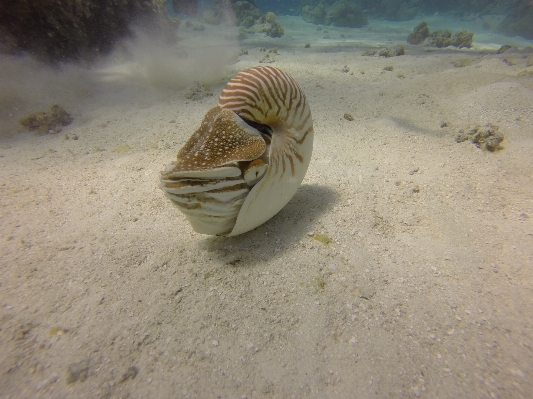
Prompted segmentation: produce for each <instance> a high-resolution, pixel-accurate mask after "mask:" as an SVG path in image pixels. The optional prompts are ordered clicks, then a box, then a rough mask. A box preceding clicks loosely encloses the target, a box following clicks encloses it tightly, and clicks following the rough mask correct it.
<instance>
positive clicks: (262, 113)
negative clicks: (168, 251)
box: [160, 66, 314, 236]
mask: <svg viewBox="0 0 533 399" xmlns="http://www.w3.org/2000/svg"><path fill="white" fill-rule="evenodd" d="M313 135H314V132H313V121H312V117H311V111H310V109H309V106H308V104H307V100H306V98H305V95H304V93H303V92H302V90H301V89H300V87H299V86H298V84H297V83H296V82H295V81H294V80H293V79H292V78H291V77H290V76H289V75H288V74H287V73H285V72H283V71H281V70H280V69H277V68H274V67H271V66H262V67H255V68H250V69H247V70H245V71H242V72H240V73H239V74H237V75H236V76H235V77H234V78H233V79H231V80H230V81H229V82H228V84H227V85H226V87H225V88H224V90H223V91H222V94H221V95H220V98H219V102H218V106H216V107H214V108H212V109H211V110H209V111H208V112H207V114H206V115H205V117H204V119H203V121H202V123H201V125H200V127H199V128H198V130H196V132H194V134H193V135H192V136H191V138H190V139H189V140H188V141H187V143H186V144H185V145H184V146H183V148H181V150H180V151H179V152H178V155H177V159H176V161H175V162H172V163H171V164H169V165H167V167H166V168H165V169H164V170H163V171H162V172H161V177H160V187H161V188H162V190H163V192H164V193H165V195H166V196H167V197H168V198H170V199H171V200H172V201H173V202H174V204H176V205H177V206H178V208H179V209H180V210H181V211H182V212H183V214H184V215H185V217H186V218H187V219H188V220H189V222H190V223H191V225H192V227H193V229H194V230H195V231H196V232H198V233H203V234H216V235H224V236H234V235H238V234H242V233H245V232H247V231H249V230H252V229H254V228H256V227H257V226H259V225H261V224H263V223H264V222H266V221H267V220H269V219H270V218H271V217H272V216H274V215H275V214H276V213H278V212H279V211H280V210H281V208H283V207H284V206H285V205H286V204H287V202H289V201H290V199H291V198H292V197H293V196H294V194H295V193H296V191H297V190H298V188H299V187H300V184H301V182H302V180H303V178H304V176H305V173H306V171H307V167H308V166H309V162H310V159H311V153H312V149H313Z"/></svg>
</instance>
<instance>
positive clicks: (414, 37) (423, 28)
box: [407, 21, 429, 44]
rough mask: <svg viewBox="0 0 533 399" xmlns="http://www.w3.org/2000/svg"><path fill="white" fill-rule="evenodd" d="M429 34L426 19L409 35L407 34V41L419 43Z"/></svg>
mask: <svg viewBox="0 0 533 399" xmlns="http://www.w3.org/2000/svg"><path fill="white" fill-rule="evenodd" d="M428 36H429V27H428V23H427V22H426V21H422V22H420V23H419V24H418V25H417V26H416V27H415V29H413V31H412V32H411V33H409V36H407V42H408V43H410V44H420V43H422V42H423V41H424V40H426V38H427V37H428Z"/></svg>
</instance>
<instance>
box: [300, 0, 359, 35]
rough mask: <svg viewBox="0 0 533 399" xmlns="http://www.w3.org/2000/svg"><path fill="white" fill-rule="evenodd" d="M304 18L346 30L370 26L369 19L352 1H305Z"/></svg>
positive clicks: (311, 21)
mask: <svg viewBox="0 0 533 399" xmlns="http://www.w3.org/2000/svg"><path fill="white" fill-rule="evenodd" d="M305 2H306V4H305V5H304V6H303V7H302V12H301V14H302V18H303V19H304V21H306V22H310V23H313V24H322V25H333V26H339V27H346V28H361V27H363V26H366V25H368V17H367V15H366V14H365V12H364V11H363V10H361V9H360V8H359V7H358V6H357V4H356V3H355V2H354V1H352V0H337V1H335V2H328V0H319V1H316V0H310V1H309V0H305Z"/></svg>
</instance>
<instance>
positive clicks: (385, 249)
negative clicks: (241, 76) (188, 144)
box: [0, 17, 533, 398]
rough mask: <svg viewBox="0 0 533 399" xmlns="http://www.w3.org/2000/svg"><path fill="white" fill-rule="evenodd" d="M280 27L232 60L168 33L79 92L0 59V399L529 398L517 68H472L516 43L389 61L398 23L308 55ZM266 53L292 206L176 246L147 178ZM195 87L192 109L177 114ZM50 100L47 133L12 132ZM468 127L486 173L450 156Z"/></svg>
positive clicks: (349, 33)
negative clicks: (197, 84)
mask: <svg viewBox="0 0 533 399" xmlns="http://www.w3.org/2000/svg"><path fill="white" fill-rule="evenodd" d="M279 21H280V22H281V23H282V24H283V26H284V27H285V31H286V34H285V36H284V37H283V38H281V39H269V38H265V37H259V36H256V37H250V38H249V39H247V40H245V41H244V42H243V43H241V45H237V43H236V42H235V41H234V40H229V39H227V38H224V37H223V36H224V35H223V34H224V33H231V32H230V30H229V29H227V32H223V33H222V34H221V33H220V30H217V28H215V27H210V26H208V27H207V29H206V31H204V32H201V33H199V34H196V33H195V34H192V33H191V32H190V31H187V30H186V29H185V28H183V29H182V30H181V32H182V33H181V35H182V37H183V38H184V40H183V41H182V42H181V43H180V45H179V47H178V49H168V48H167V49H164V48H163V49H162V48H160V47H157V46H155V45H152V44H150V43H148V42H146V43H144V44H132V47H131V49H130V53H131V54H133V55H134V57H133V62H131V59H130V61H129V63H124V62H125V61H124V60H125V59H126V58H124V59H122V58H121V56H116V59H114V60H110V61H109V64H108V65H106V66H105V68H104V67H102V68H101V69H99V70H97V71H96V70H83V69H81V68H73V67H72V68H64V69H63V70H57V71H50V70H46V69H45V68H44V67H43V66H41V65H38V64H36V63H32V62H31V61H30V60H16V59H11V58H9V57H2V59H1V61H0V70H1V71H2V75H1V78H0V79H1V85H2V86H1V87H0V89H1V91H0V93H1V94H0V106H1V110H2V115H1V119H0V124H1V125H0V127H1V133H0V157H1V158H0V166H1V168H0V176H1V187H0V188H1V214H0V226H1V232H2V240H1V242H0V255H1V257H0V268H1V275H0V300H1V319H0V320H1V324H0V392H1V393H0V396H2V398H67V397H68V398H178V397H186V398H216V397H220V398H242V397H247V398H262V397H273V398H289V397H295V398H326V397H330V398H370V397H372V398H396V397H425V398H436V397H439V398H460V397H463V398H489V397H499V398H530V397H533V383H532V381H533V337H532V335H533V333H532V331H533V301H532V298H533V291H532V286H533V270H532V264H533V263H532V257H533V196H532V194H533V157H532V154H533V133H532V132H533V124H532V119H533V77H532V76H531V75H529V76H519V74H520V73H521V72H522V71H524V70H526V69H527V70H529V71H531V70H533V68H532V67H529V68H526V62H527V58H524V56H523V55H521V54H504V55H494V52H488V51H487V50H490V49H492V50H494V49H495V48H498V47H499V46H500V45H501V44H504V43H506V42H511V43H515V44H518V45H520V46H524V45H527V42H525V41H523V40H519V39H506V38H503V37H500V36H497V35H486V36H483V33H480V34H479V35H476V36H475V37H474V39H475V40H476V39H479V40H478V41H476V44H475V47H474V48H473V49H470V50H467V49H463V50H449V49H443V50H438V51H434V52H426V51H425V50H426V48H424V47H416V46H411V45H408V44H406V43H405V37H406V36H407V33H408V32H409V31H410V30H412V28H413V27H414V26H415V25H416V23H418V22H419V21H410V22H404V23H386V22H379V21H371V25H370V26H369V27H367V28H364V29H359V30H350V29H336V28H325V29H326V30H328V31H329V34H330V35H331V39H323V38H322V37H323V36H324V31H317V30H316V26H314V25H309V24H306V23H305V22H303V21H302V20H300V19H298V18H295V17H281V18H279ZM432 21H433V23H437V22H435V18H433V19H430V27H431V24H432ZM439 21H440V22H439V23H440V24H442V26H450V27H451V28H452V29H454V30H456V29H459V28H461V27H465V28H469V25H464V26H459V25H461V24H456V23H452V21H443V20H439ZM446 22H447V23H448V24H449V25H446ZM341 34H344V36H345V37H341ZM306 42H310V43H311V48H309V49H305V48H304V47H303V45H304V43H306ZM147 43H148V44H147ZM205 43H210V44H209V45H206V44H205ZM397 44H404V46H405V48H406V55H404V56H402V57H394V58H389V59H385V58H379V57H363V56H361V52H362V51H363V50H366V49H370V48H377V47H382V46H394V45H397ZM275 45H277V46H278V47H279V55H278V56H277V59H276V62H275V64H273V65H274V66H276V67H278V68H281V69H283V70H285V71H287V72H288V73H290V74H291V75H292V76H293V77H294V78H295V79H296V80H297V82H298V83H299V84H300V85H301V87H302V88H303V90H304V91H305V92H306V94H307V96H308V99H309V102H310V105H311V110H312V112H313V118H314V124H315V149H314V154H313V159H312V161H311V165H310V168H309V171H308V174H307V176H306V178H305V180H304V184H303V185H302V187H301V189H300V191H299V192H298V193H297V194H296V196H295V197H294V198H293V200H292V201H291V202H290V203H289V204H288V205H287V206H286V207H285V208H284V209H283V210H282V211H281V212H280V213H279V214H278V215H277V216H275V217H274V218H273V219H272V220H270V221H269V222H267V223H266V224H264V225H263V226H261V227H259V228H257V229H256V230H254V231H252V232H249V233H247V234H244V235H242V236H237V237H234V238H221V237H209V236H202V235H198V234H195V233H194V232H193V231H192V230H191V228H190V226H189V225H188V224H187V222H186V221H185V220H184V217H183V216H182V215H181V213H179V211H178V210H177V209H176V208H174V207H173V205H172V204H171V203H170V201H169V200H167V199H166V198H165V197H164V195H163V193H162V191H161V190H159V188H158V176H159V171H160V170H161V169H162V168H163V166H164V165H165V164H167V163H168V162H170V161H171V160H173V158H174V157H175V155H176V153H177V151H178V149H179V148H180V146H181V145H182V144H183V143H184V142H185V141H186V139H187V138H188V137H189V136H190V135H191V134H192V132H193V131H194V130H195V129H196V128H197V127H198V125H199V123H200V121H201V118H202V117H203V115H204V114H205V112H206V111H207V110H208V109H209V108H211V107H212V106H214V105H215V104H216V102H217V95H218V94H219V93H220V91H221V90H222V88H223V86H224V84H225V82H226V81H227V80H228V79H229V78H231V77H232V76H233V75H234V74H235V73H236V72H238V71H239V70H242V69H244V68H247V67H250V66H254V65H257V64H258V60H259V58H260V57H262V56H263V53H261V52H260V51H259V47H261V46H265V47H267V48H272V47H273V46H275ZM206 48H207V49H206ZM239 48H244V49H248V51H249V55H247V56H241V57H239V61H238V62H236V63H234V64H231V65H228V64H227V63H228V59H231V58H232V57H231V55H232V54H233V52H234V51H237V50H238V49H239ZM184 51H187V53H188V54H189V58H188V59H187V60H185V61H183V57H184V54H185V53H184ZM224 54H229V55H230V57H228V58H225V55H224ZM466 57H468V58H470V59H471V60H472V65H471V66H467V67H464V68H455V67H454V66H453V65H452V64H451V62H452V61H454V60H458V59H461V58H466ZM504 58H507V60H509V59H511V60H512V61H513V62H514V63H515V65H507V64H505V63H504V62H503V59H504ZM531 58H532V57H531V56H530V58H529V59H531ZM119 61H120V63H121V65H122V66H118V67H117V66H113V65H115V64H116V63H117V62H119ZM389 65H392V66H393V67H394V70H393V71H391V72H387V71H384V70H383V68H384V67H385V66H389ZM344 66H347V67H348V68H349V72H347V73H345V72H342V71H341V69H342V68H343V67H344ZM188 68H189V69H188ZM191 68H192V69H191ZM363 72H364V74H363ZM399 73H401V74H403V75H404V76H405V78H403V79H401V78H399V77H398V76H397V75H398V74H399ZM197 79H200V80H203V81H205V82H207V81H209V82H208V83H210V87H211V90H212V91H213V93H214V96H212V97H208V98H205V99H203V100H201V101H199V102H194V101H190V100H186V99H184V97H183V93H184V91H183V87H184V86H185V85H188V84H190V83H191V82H192V80H197ZM54 102H57V103H59V104H60V105H61V106H63V107H64V108H66V109H67V110H68V111H69V112H71V113H72V115H73V117H74V122H73V123H72V124H71V125H70V126H67V127H65V128H64V129H63V132H62V133H59V134H56V135H43V136H39V135H35V134H34V133H28V132H24V131H22V128H21V127H20V126H19V125H18V124H17V119H18V118H19V117H21V116H23V115H25V114H27V113H28V112H31V111H35V110H39V109H42V110H47V109H48V107H49V106H50V105H51V104H52V103H54ZM345 113H351V114H352V115H353V117H354V118H355V120H354V121H352V122H350V121H347V120H345V119H344V118H343V115H344V114H345ZM173 120H174V121H175V122H174V123H171V121H173ZM442 122H447V123H448V127H443V128H441V127H440V125H441V123H442ZM486 123H493V124H496V125H498V126H500V132H502V133H503V134H505V137H506V139H505V141H504V147H505V148H504V149H503V150H502V151H499V152H495V153H489V152H487V151H483V150H481V149H478V148H477V147H476V146H474V145H473V144H471V143H469V142H464V143H460V144H458V143H456V142H455V141H454V137H455V135H456V134H457V131H458V130H459V129H460V128H466V127H468V126H470V125H476V124H482V125H483V124H486ZM65 135H68V137H70V139H66V138H65ZM74 135H76V136H77V137H78V140H74V139H73V138H74ZM124 145H128V146H130V147H131V149H130V150H129V151H127V152H114V150H116V149H117V148H119V147H121V146H124ZM312 232H314V233H317V234H325V235H328V236H330V237H331V238H332V239H333V241H334V242H333V243H332V244H331V245H329V246H328V245H324V244H322V243H320V242H318V241H316V240H314V239H313V238H312V237H311V236H310V235H309V233H312ZM69 369H70V371H69ZM76 379H78V380H77V381H74V380H76ZM69 382H70V383H69Z"/></svg>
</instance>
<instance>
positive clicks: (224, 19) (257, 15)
mask: <svg viewBox="0 0 533 399" xmlns="http://www.w3.org/2000/svg"><path fill="white" fill-rule="evenodd" d="M202 17H203V20H204V22H206V23H209V24H213V25H218V24H221V23H225V24H229V25H235V26H240V27H241V29H240V36H241V37H244V36H246V34H248V33H265V34H266V35H267V36H270V37H281V36H283V34H284V29H283V27H282V26H281V24H280V23H279V22H277V21H276V15H275V14H274V13H273V12H267V13H265V12H263V11H261V10H260V9H259V8H257V7H256V5H255V2H254V0H250V1H232V0H214V1H213V4H212V6H211V8H209V9H208V10H206V11H205V12H204V14H203V16H202Z"/></svg>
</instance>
